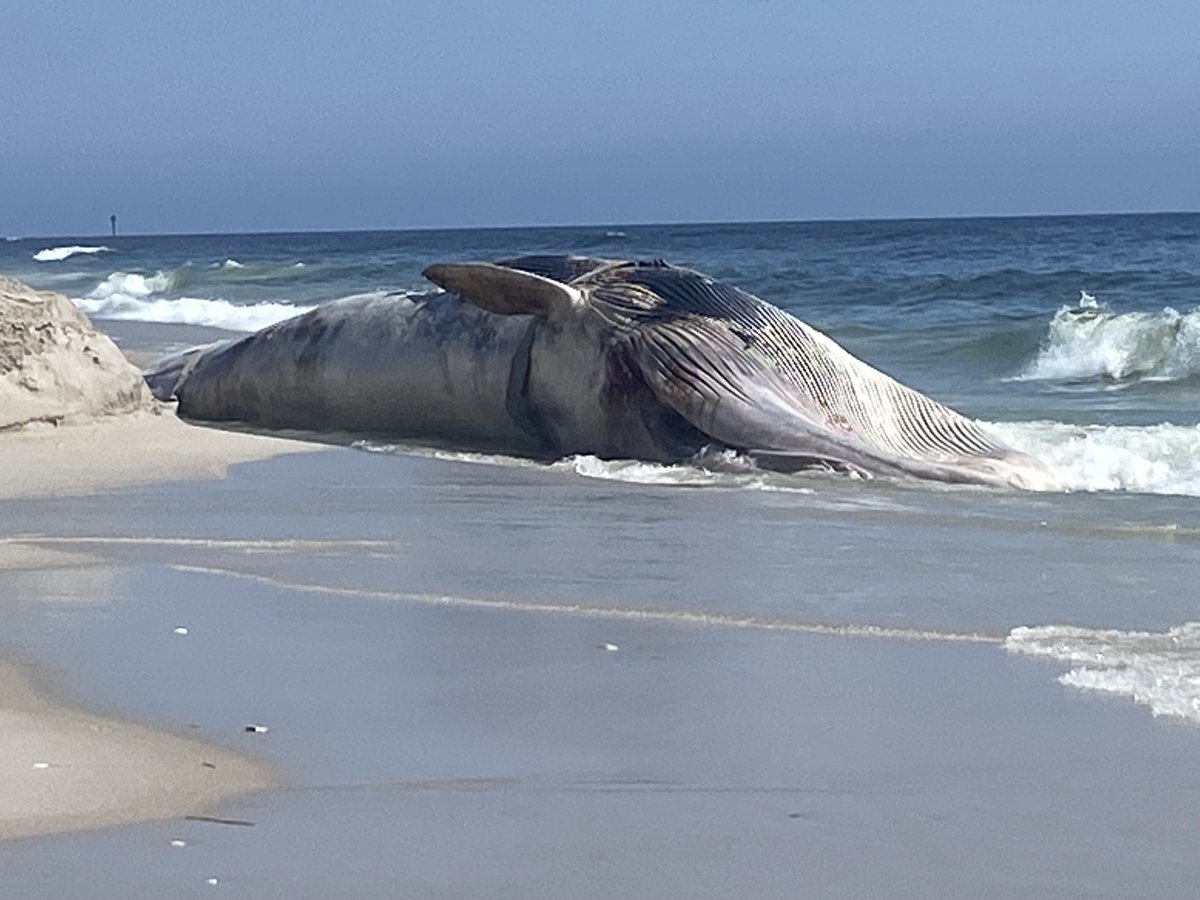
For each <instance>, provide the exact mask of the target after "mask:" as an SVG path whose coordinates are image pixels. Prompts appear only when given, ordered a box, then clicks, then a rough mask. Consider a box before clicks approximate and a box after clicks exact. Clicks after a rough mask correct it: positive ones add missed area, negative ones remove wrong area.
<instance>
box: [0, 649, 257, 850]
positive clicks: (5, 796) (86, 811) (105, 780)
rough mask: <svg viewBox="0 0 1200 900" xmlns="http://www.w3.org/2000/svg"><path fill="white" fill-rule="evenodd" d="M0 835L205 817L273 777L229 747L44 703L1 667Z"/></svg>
mask: <svg viewBox="0 0 1200 900" xmlns="http://www.w3.org/2000/svg"><path fill="white" fill-rule="evenodd" d="M0 698H3V701H2V704H3V705H0V782H2V783H3V784H4V790H3V791H0V839H8V838H16V837H31V836H34V835H41V834H53V833H56V832H62V831H77V830H81V829H87V828H99V827H102V826H107V825H119V824H127V823H131V822H145V821H151V820H154V819H166V818H171V817H174V816H180V815H185V814H189V813H190V814H195V813H199V812H203V811H204V810H205V809H207V808H210V807H212V806H213V805H214V804H216V803H217V802H219V801H221V800H224V799H226V798H229V797H233V796H236V795H238V794H244V793H248V792H250V791H258V790H265V789H267V788H270V787H274V786H276V785H277V783H278V782H277V780H276V779H275V778H274V777H273V776H272V775H271V774H270V773H269V772H268V771H267V770H265V769H264V768H262V767H261V766H259V765H257V764H255V763H253V762H251V761H249V760H248V759H246V758H244V757H242V756H240V755H238V754H236V753H233V752H231V751H228V750H223V749H220V748H217V747H213V746H209V745H207V744H203V743H201V742H199V741H195V740H189V739H185V738H180V737H175V736H174V735H170V734H166V733H164V732H159V731H154V730H152V729H150V728H146V727H144V726H141V725H135V724H132V723H128V722H121V721H118V720H116V719H111V718H106V717H101V716H95V715H91V714H89V713H85V712H81V711H78V710H73V709H69V708H67V707H65V706H60V705H57V704H54V703H52V702H50V701H49V700H48V699H47V698H46V697H44V696H42V695H41V694H40V693H38V692H37V691H36V690H34V688H33V687H32V685H31V684H30V682H29V681H28V679H27V678H26V677H25V676H24V674H23V673H22V672H20V671H19V670H18V669H17V668H15V667H14V666H12V665H9V664H7V663H3V662H0Z"/></svg>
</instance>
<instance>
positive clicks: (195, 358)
mask: <svg viewBox="0 0 1200 900" xmlns="http://www.w3.org/2000/svg"><path fill="white" fill-rule="evenodd" d="M229 343H231V342H230V341H216V342H215V343H212V344H203V345H201V346H199V347H190V348H188V349H187V350H181V351H179V352H178V353H172V354H170V355H168V356H164V357H163V358H162V359H160V360H159V361H158V362H156V363H154V365H152V366H150V367H149V368H147V369H144V370H143V371H142V378H144V379H145V381H146V384H147V385H148V386H149V388H150V393H152V394H153V395H154V397H155V399H156V400H162V401H164V402H166V401H168V400H174V399H175V396H176V392H177V391H178V390H179V386H180V385H181V384H182V383H183V381H184V380H185V379H186V378H187V376H188V375H189V374H190V373H191V371H192V369H194V368H195V366H196V363H198V362H199V361H200V358H201V357H202V356H204V355H205V354H207V353H208V351H210V350H215V349H217V348H219V347H223V346H225V345H226V344H229Z"/></svg>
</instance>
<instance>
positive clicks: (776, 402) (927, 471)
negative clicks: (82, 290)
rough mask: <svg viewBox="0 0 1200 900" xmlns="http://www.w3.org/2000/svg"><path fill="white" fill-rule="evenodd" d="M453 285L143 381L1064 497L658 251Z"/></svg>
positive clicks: (443, 423) (359, 414)
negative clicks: (656, 257)
mask: <svg viewBox="0 0 1200 900" xmlns="http://www.w3.org/2000/svg"><path fill="white" fill-rule="evenodd" d="M425 275H426V277H427V278H429V279H430V280H431V281H432V282H434V283H435V284H437V285H438V286H439V287H441V288H443V289H444V291H443V292H434V293H430V294H427V295H423V296H419V297H412V296H408V295H391V296H367V297H358V298H349V299H345V300H340V301H335V302H332V303H328V304H326V305H324V306H320V307H318V308H317V309H315V310H312V311H311V312H308V313H305V314H303V315H300V316H297V317H296V318H293V319H290V320H288V321H285V322H281V323H279V324H277V325H273V326H271V327H269V328H265V329H263V330H262V331H259V332H257V333H256V334H252V335H250V336H248V337H246V338H243V339H241V340H237V341H231V342H224V343H221V344H217V345H212V346H209V347H204V348H197V349H194V350H191V351H187V352H185V353H183V354H178V355H176V356H174V357H170V358H167V359H165V360H163V361H161V362H160V363H159V364H158V365H157V366H155V367H154V368H153V369H152V370H150V371H148V372H147V373H146V380H147V382H148V383H149V385H150V387H151V389H152V390H153V392H154V393H155V395H156V396H157V397H159V398H160V399H170V398H172V397H173V398H176V399H178V401H179V414H180V415H182V416H184V417H186V418H191V419H199V420H207V421H212V422H241V423H246V424H249V425H251V426H254V427H260V428H270V429H280V428H294V429H311V430H318V431H340V432H352V433H361V434H371V435H388V436H391V437H396V438H407V439H409V440H411V441H415V442H418V443H427V444H431V445H436V446H441V447H452V448H457V449H464V450H479V451H495V452H502V453H508V454H513V455H520V456H528V457H533V458H538V459H557V458H561V457H563V456H567V455H571V454H577V453H578V454H594V455H596V456H600V457H603V458H634V459H644V460H653V461H664V462H677V461H684V460H687V459H690V458H692V457H694V456H695V455H696V454H697V453H699V452H701V451H702V450H704V449H705V448H716V449H726V448H728V449H732V450H735V451H738V452H740V453H741V454H743V455H744V456H747V457H749V458H750V459H752V460H754V461H755V462H756V463H758V464H759V465H762V466H764V467H769V468H773V469H785V470H796V469H801V468H806V467H813V466H818V467H825V468H829V469H833V470H837V471H844V472H850V473H857V474H862V475H882V476H893V477H911V478H924V479H933V480H937V481H944V482H961V483H972V484H988V485H1001V486H1012V487H1020V488H1028V489H1034V490H1052V489H1055V488H1056V487H1057V484H1056V482H1055V479H1054V477H1053V475H1052V474H1051V473H1050V472H1049V471H1048V470H1047V469H1046V467H1045V466H1044V465H1042V464H1041V463H1040V462H1039V461H1037V460H1036V459H1034V458H1032V457H1030V456H1028V455H1026V454H1023V453H1020V452H1017V451H1015V450H1013V449H1011V448H1009V447H1007V446H1005V445H1004V444H1003V443H1001V442H1000V441H999V440H997V439H996V438H995V437H993V436H991V435H990V434H988V433H987V432H986V431H984V430H983V429H982V428H980V427H979V426H978V425H977V424H975V423H974V422H972V421H971V420H969V419H967V418H964V417H963V416H961V415H959V414H958V413H956V412H954V411H953V410H951V409H948V408H947V407H945V406H943V405H941V404H939V403H937V402H935V401H934V400H931V399H930V398H928V397H926V396H924V395H923V394H920V393H918V392H916V391H914V390H911V389H909V388H907V387H905V386H903V385H901V384H899V383H898V382H896V381H895V380H893V379H892V378H890V377H888V376H887V375H884V374H883V373H882V372H879V371H877V370H876V369H873V368H871V367H870V366H868V365H867V364H866V363H863V362H862V361H861V360H859V359H857V358H856V357H854V356H852V355H851V354H849V353H848V352H847V351H845V350H843V349H842V348H841V347H840V346H839V345H838V344H836V343H835V342H834V341H832V340H831V339H830V338H828V337H826V336H825V335H824V334H822V333H821V332H819V331H817V330H815V329H813V328H810V327H809V326H808V325H806V324H805V323H803V322H801V321H800V320H799V319H797V318H795V317H794V316H792V315H789V314H788V313H786V312H784V311H783V310H781V309H779V308H777V307H775V306H772V305H771V304H769V303H766V302H764V301H763V300H760V299H758V298H757V297H754V296H752V295H750V294H747V293H745V292H744V291H741V290H739V289H738V288H736V287H733V286H731V285H728V284H723V283H721V282H719V281H714V280H713V279H711V278H709V277H707V276H705V275H703V274H701V273H699V272H695V271H692V270H690V269H685V268H679V267H676V266H672V265H668V264H666V263H663V262H661V261H654V262H624V261H611V260H595V259H587V258H582V257H551V256H536V257H523V258H521V259H515V260H510V261H506V262H503V263H497V264H491V263H439V264H437V265H432V266H430V267H429V268H428V269H426V270H425Z"/></svg>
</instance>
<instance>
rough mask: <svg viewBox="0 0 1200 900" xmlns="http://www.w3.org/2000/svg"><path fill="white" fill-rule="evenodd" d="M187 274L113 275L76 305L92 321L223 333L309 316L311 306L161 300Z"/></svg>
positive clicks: (183, 280) (182, 299) (180, 270)
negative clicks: (177, 326)
mask: <svg viewBox="0 0 1200 900" xmlns="http://www.w3.org/2000/svg"><path fill="white" fill-rule="evenodd" d="M186 273H187V270H186V269H175V270H173V271H172V272H157V273H155V274H154V275H141V274H138V273H136V272H113V273H112V274H111V275H109V276H108V277H107V278H106V279H104V281H102V282H100V284H98V285H97V286H96V287H95V288H93V289H92V290H91V291H89V292H88V293H87V294H85V295H84V296H83V297H77V298H75V304H76V305H77V306H78V307H79V308H80V309H82V310H83V311H84V312H86V313H87V314H88V315H90V316H92V317H94V318H97V319H120V320H126V321H136V322H159V323H169V324H180V325H204V326H208V327H210V328H223V329H225V330H228V331H257V330H258V329H260V328H265V327H266V326H268V325H273V324H275V323H276V322H280V321H282V320H284V319H288V318H291V317H292V316H296V315H299V314H300V313H303V312H308V310H310V309H312V308H313V307H312V306H295V305H292V304H290V303H271V302H262V303H254V304H249V305H242V306H239V305H238V304H235V303H230V302H229V301H228V300H221V299H215V300H213V299H206V298H203V297H164V296H160V295H162V294H165V293H168V292H172V291H178V290H179V289H180V288H181V287H183V285H184V284H186V282H187V274H186Z"/></svg>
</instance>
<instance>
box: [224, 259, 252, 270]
mask: <svg viewBox="0 0 1200 900" xmlns="http://www.w3.org/2000/svg"><path fill="white" fill-rule="evenodd" d="M218 268H221V269H244V268H246V266H245V264H244V263H240V262H238V261H237V260H236V259H227V260H225V262H223V263H221V264H220V265H219V266H218Z"/></svg>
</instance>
